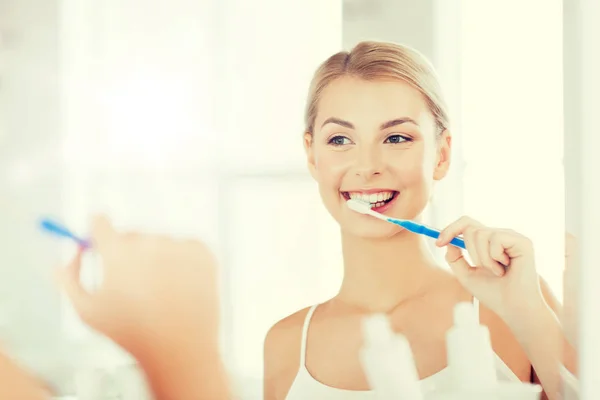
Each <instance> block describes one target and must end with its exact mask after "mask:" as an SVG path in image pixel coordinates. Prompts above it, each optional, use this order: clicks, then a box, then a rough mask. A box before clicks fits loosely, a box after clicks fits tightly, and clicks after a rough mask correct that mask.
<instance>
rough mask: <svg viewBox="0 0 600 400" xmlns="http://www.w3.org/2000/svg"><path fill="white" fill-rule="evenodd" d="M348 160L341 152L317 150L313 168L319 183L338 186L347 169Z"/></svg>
mask: <svg viewBox="0 0 600 400" xmlns="http://www.w3.org/2000/svg"><path fill="white" fill-rule="evenodd" d="M348 165H349V162H348V160H347V157H344V153H341V152H325V151H324V152H319V153H317V154H316V157H315V168H316V172H317V177H318V180H319V184H322V185H326V186H328V185H336V189H337V187H339V185H340V183H341V181H342V179H343V177H344V176H345V174H346V172H347V171H348Z"/></svg>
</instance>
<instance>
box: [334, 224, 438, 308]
mask: <svg viewBox="0 0 600 400" xmlns="http://www.w3.org/2000/svg"><path fill="white" fill-rule="evenodd" d="M426 240H427V239H426V238H424V237H422V236H420V235H416V234H414V233H411V232H408V231H402V232H399V233H398V234H397V235H394V236H393V237H390V238H385V239H365V238H361V237H357V236H352V235H349V234H346V233H344V232H342V251H343V256H344V279H343V281H342V285H341V288H340V292H339V294H338V299H340V300H342V301H344V302H347V303H349V304H352V305H354V306H356V307H359V308H361V309H364V310H366V311H369V312H386V311H389V310H392V309H393V308H394V307H396V306H397V305H399V304H401V303H402V302H404V301H405V300H408V299H410V298H411V297H414V296H417V295H418V294H420V293H421V291H422V290H423V288H424V286H425V284H426V283H427V282H428V281H430V279H429V278H430V277H431V275H432V272H433V271H434V270H435V269H436V262H435V260H434V257H433V255H432V254H431V251H430V250H429V248H428V246H427V242H426Z"/></svg>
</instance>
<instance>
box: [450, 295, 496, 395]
mask: <svg viewBox="0 0 600 400" xmlns="http://www.w3.org/2000/svg"><path fill="white" fill-rule="evenodd" d="M478 319H479V318H478V316H477V313H476V311H475V307H473V305H472V304H471V303H468V302H463V303H458V304H457V305H456V306H455V307H454V326H453V327H452V328H450V330H449V331H448V333H447V335H446V346H447V352H448V369H449V371H450V373H451V374H452V383H453V386H454V388H455V389H463V388H470V389H479V388H489V387H492V386H494V385H496V383H497V377H496V366H495V363H494V350H493V349H492V343H491V340H490V331H489V330H488V328H487V327H486V326H484V325H480V324H479V321H478Z"/></svg>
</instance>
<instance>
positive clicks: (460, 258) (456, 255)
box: [446, 246, 487, 286]
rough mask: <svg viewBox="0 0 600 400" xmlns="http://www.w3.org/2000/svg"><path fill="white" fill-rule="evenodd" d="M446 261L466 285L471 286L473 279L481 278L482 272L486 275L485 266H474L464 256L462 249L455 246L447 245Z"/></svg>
mask: <svg viewBox="0 0 600 400" xmlns="http://www.w3.org/2000/svg"><path fill="white" fill-rule="evenodd" d="M446 261H447V262H448V265H450V268H451V269H452V272H454V275H456V277H457V278H458V280H459V281H460V282H461V283H462V284H463V285H465V286H469V284H471V283H472V282H473V280H477V279H481V278H482V274H484V275H486V272H487V271H486V270H485V269H484V268H474V267H472V266H471V265H470V264H469V263H468V262H467V260H466V259H465V257H464V254H463V252H462V250H461V249H459V248H458V247H455V246H447V247H446Z"/></svg>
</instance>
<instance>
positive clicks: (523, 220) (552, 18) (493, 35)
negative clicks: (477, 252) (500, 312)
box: [461, 0, 564, 297]
mask: <svg viewBox="0 0 600 400" xmlns="http://www.w3.org/2000/svg"><path fill="white" fill-rule="evenodd" d="M461 42H462V55H461V64H462V77H461V80H462V88H461V89H462V105H461V107H462V118H461V119H462V128H463V129H462V131H461V135H462V136H463V138H464V139H463V140H464V146H463V147H464V159H465V162H466V171H465V176H464V181H463V184H464V198H465V204H464V207H465V213H466V214H469V215H472V216H473V217H475V218H479V219H481V220H482V221H483V222H485V223H486V224H489V225H494V226H499V227H507V228H512V229H515V230H517V231H520V232H522V233H524V234H526V235H528V236H529V237H530V238H531V239H532V240H533V241H534V244H535V248H536V255H537V267H538V271H539V272H540V274H541V275H543V276H544V278H546V280H547V281H548V282H549V284H550V286H551V287H552V289H553V290H554V292H555V293H556V294H557V295H558V296H559V297H562V296H561V295H562V267H563V265H562V264H563V260H564V181H563V179H564V178H563V165H562V157H563V109H562V99H563V97H562V80H563V75H562V2H559V1H547V0H531V1H526V2H522V1H504V2H482V1H477V0H463V4H462V39H461Z"/></svg>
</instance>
